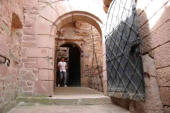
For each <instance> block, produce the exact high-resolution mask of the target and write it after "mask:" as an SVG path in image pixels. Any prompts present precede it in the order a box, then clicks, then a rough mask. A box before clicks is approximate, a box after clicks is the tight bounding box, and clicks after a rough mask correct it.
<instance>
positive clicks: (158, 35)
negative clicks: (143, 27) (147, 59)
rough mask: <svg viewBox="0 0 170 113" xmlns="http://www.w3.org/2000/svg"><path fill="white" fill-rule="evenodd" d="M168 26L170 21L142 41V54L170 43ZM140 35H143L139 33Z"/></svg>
mask: <svg viewBox="0 0 170 113" xmlns="http://www.w3.org/2000/svg"><path fill="white" fill-rule="evenodd" d="M169 26H170V21H169V22H167V23H166V24H164V25H163V26H161V27H160V28H159V29H157V30H155V31H154V32H152V33H151V34H150V35H149V36H147V37H145V38H144V39H143V48H142V50H143V52H144V53H145V52H148V51H150V50H151V49H153V48H155V47H157V46H160V45H162V44H164V43H166V42H168V41H170V38H169V37H170V32H169ZM141 34H143V33H141Z"/></svg>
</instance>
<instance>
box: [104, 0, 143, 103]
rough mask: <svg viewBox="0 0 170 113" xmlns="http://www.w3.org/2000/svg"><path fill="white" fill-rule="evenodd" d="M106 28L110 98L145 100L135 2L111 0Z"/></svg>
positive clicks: (130, 0)
mask: <svg viewBox="0 0 170 113" xmlns="http://www.w3.org/2000/svg"><path fill="white" fill-rule="evenodd" d="M105 27H106V29H105V38H106V60H107V61H106V62H107V76H108V94H109V96H114V97H118V98H126V99H132V100H144V98H145V91H144V80H143V68H142V59H141V50H140V44H141V39H140V37H139V33H138V26H137V12H136V8H135V0H113V1H112V3H111V5H110V9H109V12H108V18H107V23H106V26H105Z"/></svg>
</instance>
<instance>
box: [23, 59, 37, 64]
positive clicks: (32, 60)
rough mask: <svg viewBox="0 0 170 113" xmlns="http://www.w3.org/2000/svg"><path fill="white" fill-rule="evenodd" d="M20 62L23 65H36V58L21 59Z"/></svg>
mask: <svg viewBox="0 0 170 113" xmlns="http://www.w3.org/2000/svg"><path fill="white" fill-rule="evenodd" d="M22 62H24V63H30V62H31V63H36V62H37V59H36V58H24V59H22Z"/></svg>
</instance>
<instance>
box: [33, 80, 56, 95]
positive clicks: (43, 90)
mask: <svg viewBox="0 0 170 113" xmlns="http://www.w3.org/2000/svg"><path fill="white" fill-rule="evenodd" d="M53 86H54V81H37V82H36V83H35V87H34V90H33V93H34V94H38V95H46V96H52V94H53V89H54V88H53Z"/></svg>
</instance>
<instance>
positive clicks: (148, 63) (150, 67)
mask: <svg viewBox="0 0 170 113" xmlns="http://www.w3.org/2000/svg"><path fill="white" fill-rule="evenodd" d="M142 61H143V70H144V73H146V74H148V75H149V76H157V74H156V68H155V63H154V59H152V58H151V57H150V56H149V55H148V54H147V55H144V56H142Z"/></svg>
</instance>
